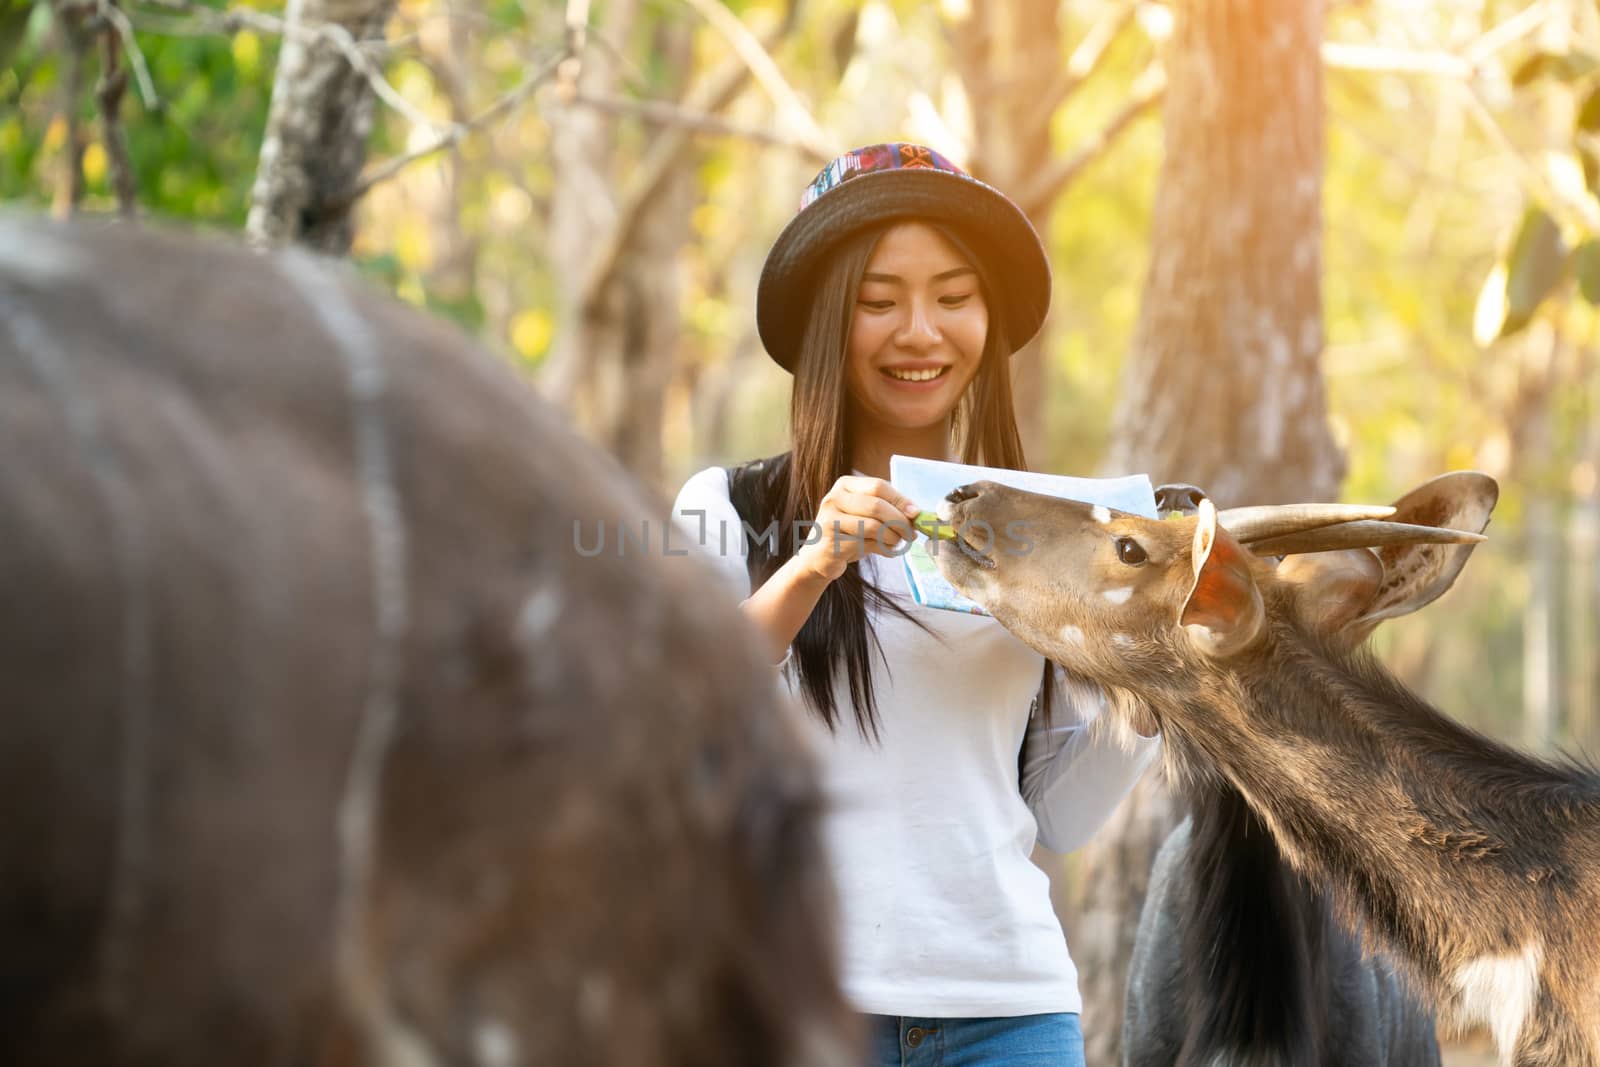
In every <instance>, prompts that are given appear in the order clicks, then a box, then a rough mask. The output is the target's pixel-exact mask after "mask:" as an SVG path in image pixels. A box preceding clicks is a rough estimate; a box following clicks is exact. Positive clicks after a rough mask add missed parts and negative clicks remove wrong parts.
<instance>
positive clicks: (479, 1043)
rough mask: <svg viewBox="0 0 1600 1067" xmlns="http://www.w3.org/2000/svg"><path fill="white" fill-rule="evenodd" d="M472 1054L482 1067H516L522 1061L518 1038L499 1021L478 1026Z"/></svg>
mask: <svg viewBox="0 0 1600 1067" xmlns="http://www.w3.org/2000/svg"><path fill="white" fill-rule="evenodd" d="M472 1052H473V1055H474V1056H475V1057H476V1058H477V1061H478V1063H479V1065H480V1067H516V1064H517V1063H518V1062H519V1061H520V1059H521V1056H520V1054H519V1053H518V1050H517V1039H516V1037H515V1036H514V1035H513V1034H512V1033H511V1028H510V1027H509V1026H507V1025H506V1024H505V1023H503V1022H501V1021H500V1020H499V1019H490V1020H488V1021H486V1022H481V1023H479V1024H478V1026H477V1029H475V1030H474V1031H473V1032H472Z"/></svg>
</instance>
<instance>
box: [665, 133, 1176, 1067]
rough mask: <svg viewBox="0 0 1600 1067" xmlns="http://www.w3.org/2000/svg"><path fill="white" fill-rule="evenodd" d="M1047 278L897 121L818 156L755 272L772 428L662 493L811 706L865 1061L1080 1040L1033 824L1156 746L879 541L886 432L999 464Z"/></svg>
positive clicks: (1086, 815) (923, 448)
mask: <svg viewBox="0 0 1600 1067" xmlns="http://www.w3.org/2000/svg"><path fill="white" fill-rule="evenodd" d="M1049 299H1050V273H1049V267H1048V264H1047V261H1046V259H1045V254H1044V249H1043V246H1042V245H1041V243H1040V241H1039V237H1038V235H1037V234H1036V233H1035V232H1034V230H1033V227H1032V226H1031V225H1030V224H1029V222H1028V220H1027V218H1026V216H1024V215H1023V214H1022V212H1021V211H1020V210H1018V209H1017V207H1016V206H1015V205H1013V204H1012V203H1011V202H1010V201H1009V200H1007V199H1006V198H1005V197H1004V196H1002V195H1001V194H1000V193H998V192H996V191H995V190H993V189H991V188H989V187H988V186H986V185H984V184H982V183H980V182H978V181H976V180H974V179H972V178H971V177H969V176H967V175H966V174H965V173H964V172H963V171H961V170H960V169H959V168H958V167H956V166H955V165H953V164H952V163H950V162H949V161H948V160H946V159H944V158H943V157H942V156H940V155H938V154H937V153H935V152H933V151H931V150H930V149H927V148H924V147H921V146H919V145H910V144H886V145H874V146H871V147H868V148H862V149H857V150H856V151H854V152H850V153H847V154H846V155H844V156H841V157H840V158H839V159H837V160H835V161H834V162H832V163H831V164H829V165H828V166H827V167H826V168H824V170H823V171H822V173H821V174H819V175H818V176H817V178H816V179H815V181H813V182H812V184H811V186H810V187H809V188H808V189H807V190H806V192H805V194H804V196H803V197H802V200H801V209H800V212H799V214H798V215H796V216H795V218H794V219H793V220H792V221H791V222H790V223H789V225H788V226H787V227H786V228H785V229H784V231H783V233H782V234H781V235H780V236H779V237H778V240H777V242H776V244H774V245H773V247H772V250H771V252H770V253H769V254H768V256H767V261H766V265H765V268H764V269H763V272H762V276H761V281H760V286H759V289H758V292H757V303H756V317H757V324H758V327H759V329H760V332H761V338H762V341H763V343H764V344H765V345H766V348H767V351H768V353H769V354H771V356H772V357H773V359H775V360H777V362H778V363H779V364H781V365H782V366H783V367H784V368H785V369H786V370H789V371H790V372H792V373H793V374H794V378H795V381H794V392H793V396H792V400H791V407H790V413H791V424H792V446H793V447H792V449H791V451H790V452H788V453H785V454H784V455H782V456H778V457H776V458H775V459H772V460H766V461H761V462H759V463H755V464H750V465H746V466H745V467H742V468H739V469H737V470H735V471H734V472H732V473H731V475H730V472H728V471H725V470H723V469H722V468H719V467H713V468H710V469H708V470H705V471H701V472H700V473H698V474H696V475H695V476H694V477H692V478H691V479H689V481H688V482H687V483H686V484H685V485H684V487H683V490H682V491H681V492H680V493H679V495H678V499H677V502H676V505H675V513H676V514H677V515H679V516H694V517H695V518H697V519H698V520H699V521H700V522H701V523H702V524H703V525H701V526H700V527H699V533H700V535H701V536H700V540H701V542H702V543H703V544H706V545H708V546H709V547H710V549H711V550H712V552H713V553H714V554H715V553H716V552H717V550H718V547H719V546H720V545H725V546H726V551H724V552H723V553H722V554H720V555H719V556H718V557H717V558H718V562H719V563H720V564H721V567H722V569H723V570H724V571H725V572H726V574H727V576H728V578H729V582H730V584H731V585H732V586H733V587H734V588H735V589H736V591H737V593H738V595H739V596H740V597H741V598H743V602H742V609H743V611H744V613H745V615H746V617H747V618H748V619H749V620H750V622H751V623H752V625H753V626H754V627H755V628H756V629H757V630H758V631H759V632H760V633H761V634H762V635H763V636H764V637H765V639H766V640H767V642H768V644H769V645H770V647H771V649H772V654H773V658H774V659H775V660H780V661H781V663H782V667H783V674H784V677H785V678H786V680H787V681H788V682H789V684H790V685H791V686H792V687H793V688H795V689H796V690H797V692H798V693H799V695H800V696H801V698H802V700H803V702H804V703H805V704H806V705H807V706H808V708H809V709H810V710H811V711H812V712H813V713H814V714H813V715H812V716H810V718H812V719H813V720H814V723H815V727H816V732H817V734H818V747H819V749H820V750H821V754H822V763H823V776H824V786H825V790H826V792H827V794H828V797H829V800H830V812H829V815H828V821H827V835H828V845H829V851H830V857H831V862H832V864H833V869H834V877H835V880H836V884H837V886H838V890H839V896H840V903H841V913H842V924H843V929H842V946H841V947H842V951H843V961H844V980H845V989H846V992H847V994H848V995H849V996H850V998H851V1000H852V1002H853V1003H854V1004H855V1005H856V1006H857V1007H858V1008H859V1010H860V1011H862V1012H863V1013H864V1014H866V1015H867V1017H868V1024H869V1030H870V1034H871V1057H872V1058H871V1059H870V1061H869V1062H871V1063H873V1064H894V1065H896V1067H900V1065H902V1064H904V1065H908V1067H909V1065H916V1064H924V1063H925V1064H929V1065H934V1064H942V1065H943V1067H978V1065H988V1064H1006V1065H1010V1067H1016V1065H1023V1067H1027V1065H1033V1064H1038V1065H1041V1067H1042V1065H1046V1064H1048V1065H1051V1067H1057V1065H1081V1064H1082V1063H1083V1052H1082V1036H1081V1033H1080V1031H1079V1028H1078V1015H1077V1013H1078V1010H1079V996H1078V988H1077V973H1076V971H1075V970H1074V968H1073V964H1072V960H1071V957H1070V955H1069V953H1068V951H1067V946H1066V944H1065V942H1064V940H1063V938H1062V934H1061V929H1060V926H1059V924H1058V923H1057V921H1056V918H1055V915H1054V913H1053V912H1052V910H1051V906H1050V898H1049V889H1048V880H1047V879H1046V877H1045V875H1044V873H1043V872H1042V871H1040V870H1039V869H1038V868H1037V867H1035V866H1034V865H1033V864H1032V863H1031V862H1030V860H1029V855H1030V852H1031V850H1032V848H1033V845H1034V841H1035V838H1036V837H1037V839H1038V840H1039V841H1041V842H1042V843H1043V844H1044V845H1046V846H1047V847H1049V848H1052V849H1055V850H1056V851H1063V852H1064V851H1069V850H1071V849H1073V848H1076V847H1077V846H1078V845H1080V844H1082V843H1083V842H1084V841H1085V840H1086V839H1087V838H1088V837H1089V835H1090V834H1092V833H1093V832H1094V830H1095V829H1097V828H1098V827H1099V826H1100V824H1101V823H1102V822H1103V821H1104V820H1105V818H1106V816H1107V815H1108V814H1109V813H1110V811H1111V809H1112V808H1113V807H1115V805H1116V804H1117V802H1118V801H1120V800H1121V798H1122V797H1123V796H1124V795H1125V794H1126V793H1127V791H1128V790H1129V789H1130V788H1131V787H1132V785H1133V783H1134V781H1135V780H1136V779H1137V778H1138V776H1139V774H1140V772H1141V771H1142V770H1143V769H1144V768H1145V766H1146V765H1147V764H1148V763H1149V762H1150V760H1151V758H1152V756H1153V755H1154V750H1155V742H1154V741H1153V740H1147V741H1144V742H1141V743H1140V744H1139V745H1138V746H1137V750H1136V751H1133V752H1128V751H1124V750H1122V749H1121V748H1118V747H1115V746H1112V745H1109V744H1106V743H1104V742H1102V741H1101V740H1099V735H1098V732H1096V733H1095V734H1094V735H1092V736H1091V734H1090V733H1089V732H1088V731H1086V730H1084V729H1083V725H1084V721H1085V718H1086V714H1085V713H1086V711H1087V712H1089V713H1092V711H1093V710H1094V709H1095V707H1096V703H1095V702H1096V701H1098V699H1099V697H1098V694H1097V693H1095V692H1094V691H1093V690H1087V691H1085V690H1084V688H1083V687H1082V686H1080V685H1076V684H1074V683H1072V682H1071V681H1070V680H1067V681H1066V683H1065V684H1066V685H1067V690H1066V692H1065V693H1064V694H1058V693H1057V692H1056V690H1057V688H1058V686H1059V685H1060V684H1062V683H1061V680H1060V676H1058V675H1056V674H1055V673H1054V672H1053V671H1052V670H1051V669H1050V668H1049V666H1048V665H1047V664H1046V663H1045V662H1044V661H1043V659H1042V657H1040V656H1039V655H1038V654H1037V653H1035V652H1033V651H1032V650H1031V649H1029V648H1027V647H1026V646H1025V645H1023V644H1022V643H1021V642H1020V641H1018V640H1016V639H1015V638H1013V637H1011V636H1010V635H1009V634H1008V633H1006V631H1005V630H1003V629H1002V628H1001V627H1000V626H999V625H998V624H997V623H995V622H994V620H993V619H990V618H988V617H985V616H977V615H965V614H960V613H956V612H950V611H941V610H930V609H924V608H921V607H919V606H918V605H916V604H915V603H914V601H912V600H911V598H910V597H909V595H908V594H907V593H906V592H905V581H904V578H903V577H902V575H901V574H900V567H901V563H900V561H899V560H897V559H893V558H889V557H891V556H892V555H894V554H896V553H897V552H899V551H903V548H897V546H900V545H901V541H902V539H903V538H904V537H907V536H914V534H913V533H912V530H911V527H910V521H909V520H910V518H911V517H912V516H915V515H916V514H917V512H918V511H919V509H920V508H922V507H930V508H931V507H933V506H935V505H936V504H937V503H938V502H937V501H912V500H908V499H907V498H906V497H905V496H904V495H903V494H901V493H899V492H898V491H896V489H895V488H894V487H893V486H892V485H890V484H889V482H888V481H887V479H888V473H889V457H890V456H891V455H893V454H895V453H900V454H903V455H910V456H920V457H926V458H930V459H938V460H959V461H961V462H966V463H978V464H983V465H987V466H997V467H1008V468H1014V469H1022V468H1023V467H1024V461H1023V455H1022V446H1021V441H1020V438H1019V436H1018V433H1017V427H1016V421H1015V416H1014V413H1013V408H1012V400H1011V387H1010V380H1009V377H1008V368H1007V363H1008V360H1009V357H1010V355H1011V353H1012V352H1014V351H1015V350H1016V349H1017V348H1018V347H1020V346H1021V345H1022V344H1024V343H1025V342H1026V341H1027V340H1028V339H1029V338H1031V337H1032V336H1033V335H1034V333H1035V332H1036V331H1037V330H1038V328H1039V325H1040V323H1041V322H1042V320H1043V318H1044V315H1045V312H1046V310H1047V308H1048V306H1049ZM773 522H776V523H777V526H776V527H775V528H771V529H769V527H770V524H771V523H773ZM741 523H744V524H747V525H748V527H749V528H750V529H751V530H753V531H756V536H753V537H751V538H749V540H750V543H749V544H748V545H746V543H745V541H746V538H745V536H744V535H743V534H742V533H741V531H742V530H743V529H744V527H743V526H742V525H741ZM710 531H720V533H717V534H710ZM730 531H731V535H730ZM792 533H797V534H800V535H801V536H791V534H792ZM746 550H747V551H746ZM746 556H747V558H746ZM1063 695H1064V696H1065V697H1066V698H1067V699H1066V700H1064V701H1063V700H1061V699H1059V697H1060V696H1063ZM1063 704H1064V705H1066V706H1065V707H1063V706H1062V705H1063ZM1019 754H1020V759H1019Z"/></svg>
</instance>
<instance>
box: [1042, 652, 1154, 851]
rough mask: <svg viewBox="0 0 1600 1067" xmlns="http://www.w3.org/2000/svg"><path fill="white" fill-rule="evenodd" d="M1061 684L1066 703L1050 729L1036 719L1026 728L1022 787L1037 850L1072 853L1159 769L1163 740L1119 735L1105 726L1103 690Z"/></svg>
mask: <svg viewBox="0 0 1600 1067" xmlns="http://www.w3.org/2000/svg"><path fill="white" fill-rule="evenodd" d="M1056 680H1057V684H1058V686H1059V690H1058V692H1059V695H1060V697H1061V699H1060V700H1058V701H1057V702H1056V708H1055V710H1054V713H1053V716H1052V722H1051V723H1049V724H1046V723H1044V722H1042V721H1041V720H1040V719H1039V718H1038V717H1035V718H1034V719H1033V720H1031V721H1030V722H1029V723H1028V732H1027V735H1026V736H1025V737H1024V739H1023V742H1022V760H1021V781H1020V783H1019V785H1020V788H1021V791H1022V798H1023V800H1025V801H1026V802H1027V804H1028V807H1029V809H1030V810H1031V811H1032V812H1033V816H1034V819H1035V820H1036V821H1037V823H1038V825H1039V843H1040V844H1041V845H1043V846H1044V847H1045V848H1048V849H1050V850H1051V851H1053V852H1071V851H1073V850H1074V849H1077V848H1080V847H1082V846H1083V845H1084V844H1085V843H1087V842H1088V840H1089V839H1090V838H1091V837H1093V836H1094V834H1095V832H1096V831H1097V830H1099V829H1100V827H1102V826H1104V825H1105V822H1106V820H1107V819H1109V818H1110V817H1111V813H1112V812H1113V811H1115V810H1116V807H1117V805H1118V804H1120V803H1122V799H1123V798H1124V797H1126V796H1127V795H1128V793H1129V792H1131V791H1132V789H1133V787H1134V785H1135V784H1136V783H1137V782H1138V781H1139V778H1140V777H1141V776H1142V775H1143V774H1144V772H1145V770H1146V769H1147V768H1148V767H1149V766H1150V764H1151V763H1153V762H1155V758H1156V755H1157V754H1158V753H1159V752H1160V740H1159V739H1158V738H1155V737H1143V736H1140V735H1129V734H1128V733H1126V732H1122V733H1121V734H1120V735H1119V731H1117V730H1116V729H1114V728H1113V727H1112V726H1111V725H1110V722H1109V719H1108V718H1104V719H1103V718H1102V712H1103V711H1104V702H1105V698H1104V696H1103V694H1101V692H1100V690H1099V689H1098V687H1096V686H1093V685H1091V684H1089V683H1087V682H1084V681H1083V680H1081V679H1078V678H1073V677H1072V676H1071V675H1068V674H1066V673H1065V672H1063V671H1060V670H1058V671H1057V672H1056ZM1130 736H1131V738H1132V740H1131V743H1130V741H1129V737H1130Z"/></svg>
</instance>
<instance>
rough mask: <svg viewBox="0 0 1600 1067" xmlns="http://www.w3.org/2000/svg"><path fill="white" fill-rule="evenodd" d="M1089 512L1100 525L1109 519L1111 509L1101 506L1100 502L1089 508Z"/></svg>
mask: <svg viewBox="0 0 1600 1067" xmlns="http://www.w3.org/2000/svg"><path fill="white" fill-rule="evenodd" d="M1089 514H1090V515H1091V516H1092V517H1093V518H1094V521H1095V522H1098V523H1099V524H1100V525H1101V526H1104V525H1106V524H1107V523H1108V522H1110V521H1111V509H1110V508H1107V507H1103V506H1102V505H1100V504H1096V505H1095V506H1094V507H1093V508H1091V509H1090V510H1089Z"/></svg>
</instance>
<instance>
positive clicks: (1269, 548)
mask: <svg viewBox="0 0 1600 1067" xmlns="http://www.w3.org/2000/svg"><path fill="white" fill-rule="evenodd" d="M1487 540H1488V538H1487V537H1484V536H1483V535H1482V534H1478V533H1472V532H1470V531H1468V530H1447V529H1443V528H1441V527H1438V526H1414V525H1412V524H1411V523H1405V522H1346V523H1340V524H1338V525H1335V526H1325V527H1322V528H1319V529H1315V530H1302V531H1300V532H1298V533H1291V534H1285V535H1284V536H1282V537H1268V538H1264V539H1262V540H1259V541H1253V542H1251V543H1250V546H1249V547H1250V551H1252V552H1254V553H1255V554H1256V555H1258V556H1287V555H1293V554H1295V553H1300V552H1330V551H1332V550H1334V549H1337V548H1378V547H1381V546H1383V545H1475V544H1477V543H1479V542H1480V541H1487Z"/></svg>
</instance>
